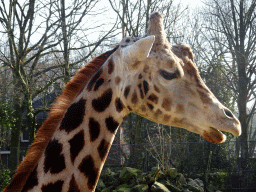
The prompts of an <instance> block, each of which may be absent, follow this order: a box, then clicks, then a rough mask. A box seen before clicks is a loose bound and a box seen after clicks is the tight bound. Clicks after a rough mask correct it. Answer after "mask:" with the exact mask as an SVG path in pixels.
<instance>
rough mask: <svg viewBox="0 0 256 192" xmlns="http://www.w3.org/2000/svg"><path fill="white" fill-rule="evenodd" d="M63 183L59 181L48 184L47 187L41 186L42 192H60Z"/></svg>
mask: <svg viewBox="0 0 256 192" xmlns="http://www.w3.org/2000/svg"><path fill="white" fill-rule="evenodd" d="M63 183H64V181H62V180H59V181H57V182H55V183H50V184H48V185H43V186H42V192H49V191H54V192H55V191H56V192H61V191H62V186H63Z"/></svg>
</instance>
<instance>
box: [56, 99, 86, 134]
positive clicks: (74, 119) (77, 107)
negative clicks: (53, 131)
mask: <svg viewBox="0 0 256 192" xmlns="http://www.w3.org/2000/svg"><path fill="white" fill-rule="evenodd" d="M85 104H86V100H85V99H80V101H79V102H77V103H74V104H72V105H71V106H70V107H69V108H68V110H67V112H66V114H65V116H64V118H63V119H62V121H61V125H60V128H59V129H60V130H65V131H66V132H67V133H70V132H71V131H73V130H74V129H76V128H77V127H78V126H79V125H81V123H82V122H83V119H84V115H85Z"/></svg>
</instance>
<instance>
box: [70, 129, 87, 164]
mask: <svg viewBox="0 0 256 192" xmlns="http://www.w3.org/2000/svg"><path fill="white" fill-rule="evenodd" d="M68 142H69V144H70V158H71V161H72V163H74V161H75V158H76V157H77V155H78V154H79V153H80V151H81V150H82V149H83V147H84V145H85V143H84V130H82V131H80V132H78V133H77V134H76V135H75V136H74V137H73V138H72V139H70V140H69V141H68Z"/></svg>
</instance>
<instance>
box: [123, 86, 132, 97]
mask: <svg viewBox="0 0 256 192" xmlns="http://www.w3.org/2000/svg"><path fill="white" fill-rule="evenodd" d="M130 90H131V85H128V86H126V87H125V89H124V97H125V98H126V99H127V97H128V95H129V93H130Z"/></svg>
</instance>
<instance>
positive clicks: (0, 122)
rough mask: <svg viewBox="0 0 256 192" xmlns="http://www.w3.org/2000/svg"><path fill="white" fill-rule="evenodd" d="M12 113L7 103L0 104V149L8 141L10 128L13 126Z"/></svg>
mask: <svg viewBox="0 0 256 192" xmlns="http://www.w3.org/2000/svg"><path fill="white" fill-rule="evenodd" d="M15 122H16V118H15V116H14V111H13V110H11V109H10V106H9V104H8V103H3V104H2V103H0V147H1V145H2V144H3V143H4V142H5V141H6V139H8V136H9V132H10V129H11V127H12V126H13V125H14V124H15Z"/></svg>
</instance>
